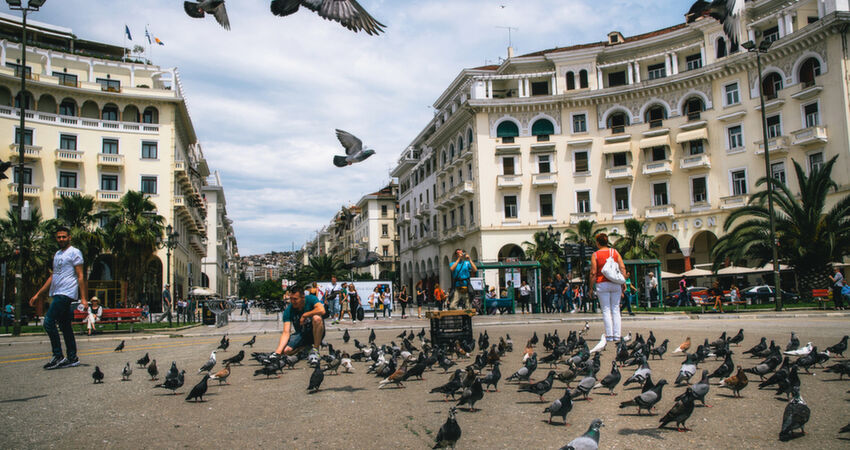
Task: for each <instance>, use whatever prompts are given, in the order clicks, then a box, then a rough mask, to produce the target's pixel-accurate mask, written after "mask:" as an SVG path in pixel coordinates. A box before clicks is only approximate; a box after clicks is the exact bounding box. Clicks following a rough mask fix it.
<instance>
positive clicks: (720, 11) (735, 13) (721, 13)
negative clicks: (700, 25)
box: [685, 0, 744, 45]
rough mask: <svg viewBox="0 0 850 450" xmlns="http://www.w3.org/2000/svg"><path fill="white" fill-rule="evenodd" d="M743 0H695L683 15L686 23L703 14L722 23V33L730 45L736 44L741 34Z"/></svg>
mask: <svg viewBox="0 0 850 450" xmlns="http://www.w3.org/2000/svg"><path fill="white" fill-rule="evenodd" d="M743 12H744V0H714V1H712V2H711V3H709V2H707V1H705V0H697V1H696V2H695V3H694V4H693V6H691V9H690V11H688V13H687V14H686V15H685V17H687V21H688V23H690V22H693V21H695V20H697V19H698V18H700V17H701V16H703V15H706V14H707V15H709V16H711V17H712V18H714V19H716V20H717V21H718V22H720V24H721V25H723V33H724V34H726V37H727V38H729V42H730V43H732V45H737V44H738V40H739V39H740V38H739V36H740V35H741V20H742V17H741V16H742V14H743Z"/></svg>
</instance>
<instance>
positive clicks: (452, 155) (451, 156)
mask: <svg viewBox="0 0 850 450" xmlns="http://www.w3.org/2000/svg"><path fill="white" fill-rule="evenodd" d="M449 159H455V146H454V144H452V145H449Z"/></svg>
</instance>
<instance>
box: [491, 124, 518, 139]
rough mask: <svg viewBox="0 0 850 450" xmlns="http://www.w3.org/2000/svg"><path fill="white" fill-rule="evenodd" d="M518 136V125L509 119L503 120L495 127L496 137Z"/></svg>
mask: <svg viewBox="0 0 850 450" xmlns="http://www.w3.org/2000/svg"><path fill="white" fill-rule="evenodd" d="M516 136H519V127H517V126H516V124H515V123H513V122H510V121H504V122H502V123H500V124H499V128H497V129H496V137H500V138H501V137H516Z"/></svg>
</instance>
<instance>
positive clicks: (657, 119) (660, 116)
mask: <svg viewBox="0 0 850 450" xmlns="http://www.w3.org/2000/svg"><path fill="white" fill-rule="evenodd" d="M666 118H667V110H666V109H664V107H663V106H661V105H655V106H651V107H650V108H649V109H647V110H646V114H645V115H644V118H643V120H644V122H647V123H649V128H658V127H660V126H661V125H662V124H663V123H664V119H666Z"/></svg>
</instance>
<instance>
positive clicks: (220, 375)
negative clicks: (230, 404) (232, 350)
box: [210, 363, 230, 386]
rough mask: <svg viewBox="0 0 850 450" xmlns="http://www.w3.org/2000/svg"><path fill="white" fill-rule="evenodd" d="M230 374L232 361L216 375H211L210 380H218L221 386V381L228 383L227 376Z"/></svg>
mask: <svg viewBox="0 0 850 450" xmlns="http://www.w3.org/2000/svg"><path fill="white" fill-rule="evenodd" d="M229 376H230V363H227V364H225V365H224V369H221V370H219V371H218V372H216V373H215V375H212V376H210V380H218V385H219V386H221V383H227V384H230V383H228V382H227V377H229Z"/></svg>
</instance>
